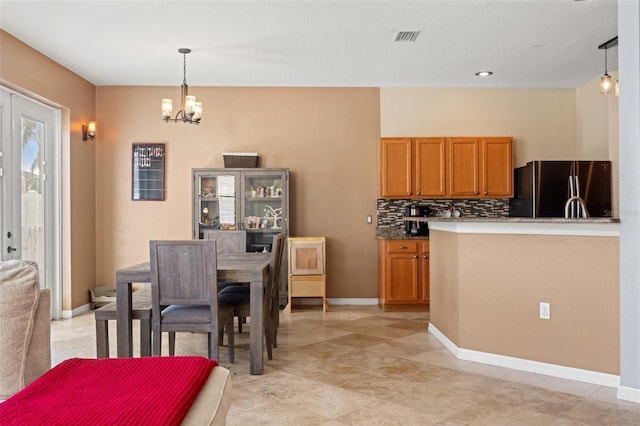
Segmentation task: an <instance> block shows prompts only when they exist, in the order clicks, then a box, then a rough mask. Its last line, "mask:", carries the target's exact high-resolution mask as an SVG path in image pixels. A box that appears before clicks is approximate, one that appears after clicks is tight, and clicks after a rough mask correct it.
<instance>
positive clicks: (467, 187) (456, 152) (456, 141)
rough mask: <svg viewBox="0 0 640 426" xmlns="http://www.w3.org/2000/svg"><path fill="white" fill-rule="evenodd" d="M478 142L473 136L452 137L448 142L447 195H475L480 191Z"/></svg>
mask: <svg viewBox="0 0 640 426" xmlns="http://www.w3.org/2000/svg"><path fill="white" fill-rule="evenodd" d="M479 145H480V143H479V140H478V139H475V138H453V139H451V140H450V144H449V150H450V152H449V195H451V196H452V197H476V196H477V195H478V194H479V193H480V182H479V179H480V155H479V154H480V152H479V149H480V147H479Z"/></svg>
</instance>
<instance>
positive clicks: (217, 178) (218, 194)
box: [192, 168, 289, 305]
mask: <svg viewBox="0 0 640 426" xmlns="http://www.w3.org/2000/svg"><path fill="white" fill-rule="evenodd" d="M192 178H193V179H192V186H193V197H192V198H193V208H192V211H193V214H192V221H193V227H192V229H193V231H192V232H193V235H192V237H193V238H194V239H204V238H207V231H210V230H223V231H224V230H244V231H246V250H247V251H270V250H271V241H272V239H273V235H274V234H277V233H279V232H284V233H285V234H286V235H287V236H288V235H289V169H260V168H249V169H237V168H226V169H193V170H192ZM283 258H285V257H284V256H283ZM281 271H282V273H281V276H282V277H284V278H283V279H282V280H281V285H280V301H281V305H283V301H284V304H286V302H287V283H286V277H287V272H286V264H285V265H283V266H282V267H281Z"/></svg>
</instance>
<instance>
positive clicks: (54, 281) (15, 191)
mask: <svg viewBox="0 0 640 426" xmlns="http://www.w3.org/2000/svg"><path fill="white" fill-rule="evenodd" d="M0 90H1V100H0V115H1V120H0V134H1V141H0V232H1V233H0V241H1V242H2V245H1V246H0V259H1V260H8V259H23V260H33V261H35V262H36V263H37V264H38V269H39V271H40V286H41V287H42V288H48V289H50V291H51V314H52V318H53V319H58V318H59V317H60V309H61V306H60V294H61V291H60V290H61V286H62V285H61V283H62V280H61V270H62V269H61V256H60V253H61V245H60V241H61V239H60V235H61V232H60V228H61V222H60V217H61V216H60V205H61V203H60V199H61V195H60V194H61V191H60V131H59V129H60V112H59V110H57V109H55V108H51V107H49V106H47V105H44V104H42V103H40V102H37V101H35V100H32V99H29V98H27V97H24V96H22V95H20V94H17V93H15V92H12V91H9V90H8V89H5V88H0Z"/></svg>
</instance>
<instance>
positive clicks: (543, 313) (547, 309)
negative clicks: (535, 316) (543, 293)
mask: <svg viewBox="0 0 640 426" xmlns="http://www.w3.org/2000/svg"><path fill="white" fill-rule="evenodd" d="M540 319H551V303H545V302H540Z"/></svg>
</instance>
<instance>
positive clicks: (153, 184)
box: [131, 142, 166, 201]
mask: <svg viewBox="0 0 640 426" xmlns="http://www.w3.org/2000/svg"><path fill="white" fill-rule="evenodd" d="M165 155H166V149H165V144H163V143H135V142H134V143H133V150H132V153H131V199H132V200H133V201H144V200H147V201H164V194H165V182H164V157H165Z"/></svg>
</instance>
